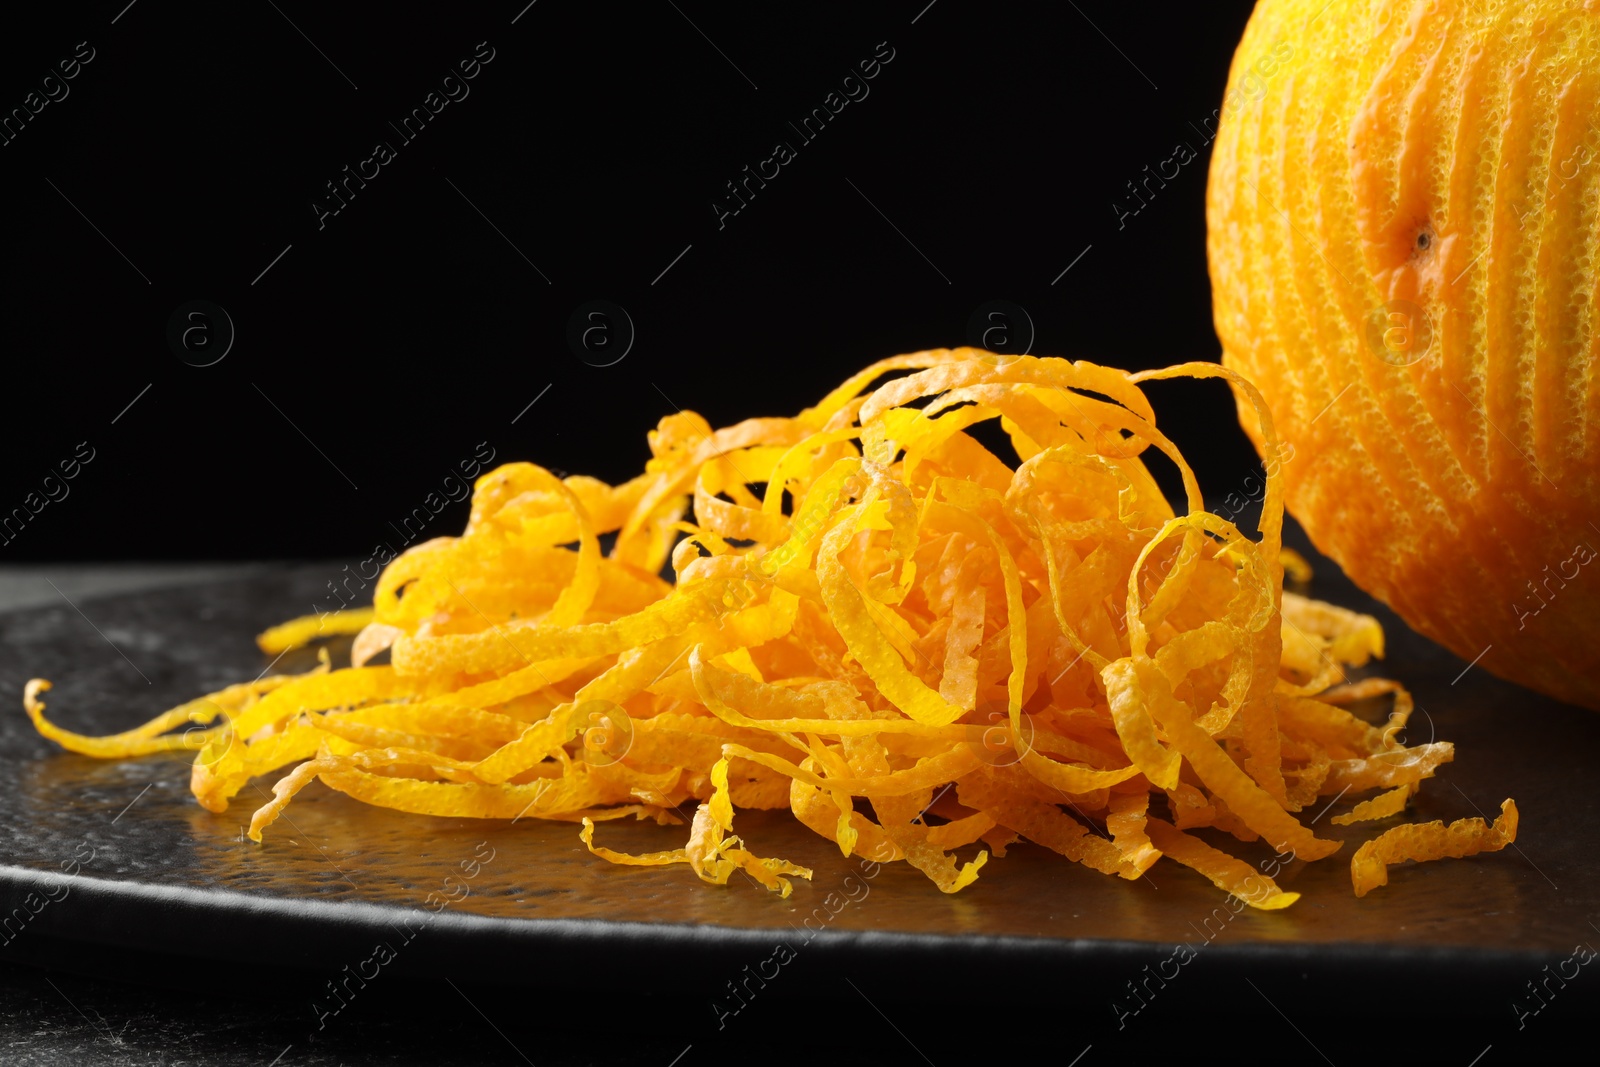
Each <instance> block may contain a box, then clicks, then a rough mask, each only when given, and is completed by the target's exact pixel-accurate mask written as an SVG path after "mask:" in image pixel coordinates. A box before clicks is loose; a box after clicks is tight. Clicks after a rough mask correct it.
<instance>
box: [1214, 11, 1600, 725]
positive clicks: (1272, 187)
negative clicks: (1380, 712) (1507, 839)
mask: <svg viewBox="0 0 1600 1067" xmlns="http://www.w3.org/2000/svg"><path fill="white" fill-rule="evenodd" d="M1220 111H1221V118H1220V122H1219V123H1218V125H1217V136H1216V140H1215V147H1214V150H1213V152H1214V154H1213V156H1212V160H1211V176H1210V186H1209V191H1208V198H1207V222H1208V231H1209V237H1208V252H1209V256H1210V263H1211V279H1212V287H1213V299H1214V306H1215V317H1216V326H1217V332H1218V334H1219V335H1220V337H1221V339H1222V347H1223V362H1224V363H1226V364H1227V365H1228V366H1230V367H1233V368H1234V369H1236V370H1238V371H1240V372H1242V373H1243V374H1245V375H1246V376H1247V377H1249V378H1251V379H1253V380H1254V381H1255V382H1256V384H1257V385H1258V386H1260V388H1261V391H1262V393H1264V394H1265V395H1266V398H1267V401H1268V403H1269V405H1270V406H1271V408H1272V411H1273V415H1274V418H1275V420H1276V422H1277V426H1278V429H1279V432H1280V433H1281V434H1282V435H1283V437H1284V439H1285V441H1286V442H1287V443H1288V444H1289V445H1291V446H1292V450H1290V449H1285V452H1284V454H1283V456H1281V457H1264V459H1265V461H1266V463H1267V465H1268V467H1269V470H1276V469H1281V472H1282V474H1283V476H1284V479H1285V487H1286V491H1287V499H1288V502H1289V506H1290V508H1291V510H1292V512H1293V513H1294V515H1295V516H1296V517H1297V518H1299V520H1300V521H1301V523H1302V524H1303V525H1304V526H1305V528H1306V530H1307V532H1308V533H1309V534H1310V536H1311V538H1312V540H1313V541H1314V542H1315V543H1316V545H1317V547H1318V548H1320V549H1321V550H1322V551H1323V552H1325V553H1326V554H1327V555H1329V556H1331V557H1332V558H1333V559H1335V560H1336V561H1338V563H1339V564H1340V565H1341V566H1343V567H1344V569H1345V571H1346V572H1347V573H1348V574H1349V575H1350V577H1351V578H1352V579H1353V580H1354V581H1355V582H1356V583H1357V584H1358V585H1360V586H1361V587H1362V588H1364V589H1366V590H1367V591H1368V592H1370V593H1372V594H1374V595H1375V596H1378V597H1380V598H1381V599H1383V600H1385V601H1387V602H1388V603H1389V604H1390V605H1391V606H1392V607H1393V608H1394V609H1395V611H1396V612H1398V613H1399V614H1400V615H1401V616H1402V617H1403V618H1404V619H1405V620H1406V621H1407V622H1408V623H1410V624H1411V625H1412V626H1413V627H1414V628H1416V629H1417V630H1419V631H1421V632H1422V633H1424V634H1426V635H1428V636H1429V637H1432V638H1433V639H1435V640H1436V641H1438V642H1440V643H1441V644H1443V645H1445V646H1447V647H1448V648H1450V649H1451V650H1453V651H1454V652H1456V653H1457V654H1458V655H1460V656H1462V657H1463V658H1464V659H1467V660H1476V661H1477V662H1478V664H1479V666H1481V667H1485V668H1488V669H1489V670H1491V671H1493V672H1494V673H1496V674H1499V675H1501V676H1502V677H1505V678H1509V679H1512V680H1513V681H1517V682H1520V683H1522V684H1524V685H1526V686H1529V687H1530V688H1533V689H1536V690H1539V691H1541V692H1545V693H1548V694H1551V695H1553V696H1556V697H1559V698H1561V699H1563V700H1567V701H1571V702H1573V703H1577V704H1583V705H1587V706H1588V707H1591V708H1600V670H1597V665H1600V563H1596V562H1595V561H1596V547H1600V487H1597V485H1596V481H1597V478H1596V473H1597V469H1600V215H1597V212H1600V2H1597V0H1587V2H1585V0H1517V2H1515V3H1511V2H1506V0H1331V2H1330V0H1261V2H1260V3H1258V4H1257V6H1256V9H1255V13H1254V15H1253V16H1252V17H1251V20H1250V24H1249V27H1248V28H1247V29H1246V31H1245V35H1244V40H1243V41H1242V42H1241V44H1240V46H1239V51H1238V53H1237V55H1236V56H1235V57H1234V61H1233V68H1232V72H1231V75H1230V77H1229V85H1228V95H1227V97H1226V98H1225V100H1224V104H1223V107H1222V108H1221V109H1220ZM1240 411H1241V418H1242V419H1243V420H1244V421H1245V429H1246V430H1247V431H1248V432H1250V433H1251V435H1252V436H1253V437H1254V438H1255V439H1256V442H1257V446H1258V448H1259V446H1260V435H1259V433H1258V432H1257V430H1256V428H1255V427H1254V426H1253V425H1252V424H1251V421H1250V414H1249V410H1248V408H1247V407H1246V406H1245V405H1243V404H1241V407H1240ZM1480 657H1481V658H1480Z"/></svg>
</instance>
